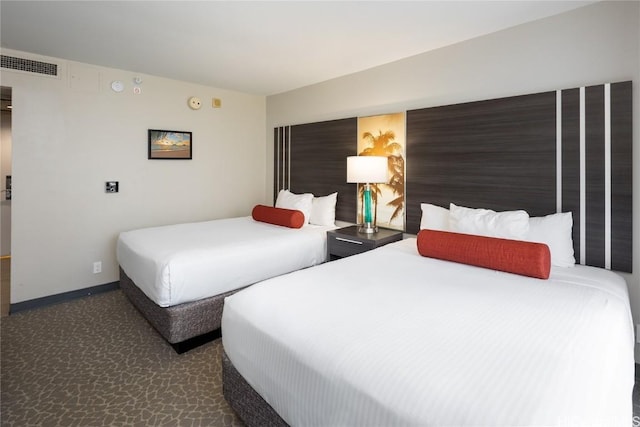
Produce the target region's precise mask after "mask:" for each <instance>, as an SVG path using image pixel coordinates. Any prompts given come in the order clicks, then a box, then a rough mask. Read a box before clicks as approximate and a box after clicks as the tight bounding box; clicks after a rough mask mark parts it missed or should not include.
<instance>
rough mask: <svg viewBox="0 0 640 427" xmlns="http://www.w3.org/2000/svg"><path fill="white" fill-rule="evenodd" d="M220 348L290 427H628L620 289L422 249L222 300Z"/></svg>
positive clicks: (600, 280)
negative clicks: (437, 256)
mask: <svg viewBox="0 0 640 427" xmlns="http://www.w3.org/2000/svg"><path fill="white" fill-rule="evenodd" d="M222 339H223V345H224V349H225V351H226V352H227V354H228V356H229V358H230V360H231V361H232V363H233V364H234V366H235V367H236V368H237V370H238V371H239V372H240V374H242V375H243V377H244V378H245V379H246V380H247V381H248V383H249V384H250V385H251V386H252V387H253V388H254V389H255V390H256V391H257V392H258V393H259V394H260V395H261V396H262V397H263V398H264V399H265V400H266V401H267V402H268V403H269V404H270V405H271V406H272V407H273V408H274V409H275V410H276V411H277V412H278V413H279V414H280V416H281V417H282V418H283V419H284V420H285V421H286V422H287V423H289V424H290V425H292V426H303V425H304V426H308V425H315V426H358V425H360V426H399V425H415V426H600V425H602V426H630V425H631V420H632V397H631V396H632V390H633V384H634V359H633V348H634V339H633V326H632V320H631V312H630V308H629V299H628V292H627V288H626V284H625V282H624V280H623V279H622V278H621V277H620V276H618V275H617V274H615V273H612V272H609V271H605V270H602V269H597V268H593V267H584V266H576V267H574V268H555V267H554V268H552V271H551V277H550V279H549V280H539V279H534V278H528V277H523V276H517V275H514V274H509V273H502V272H496V271H493V270H488V269H482V268H478V267H472V266H467V265H462V264H456V263H451V262H446V261H439V260H434V259H430V258H425V257H421V256H420V255H419V254H418V253H417V250H416V242H415V239H407V240H404V241H401V242H398V243H394V244H390V245H387V246H385V247H382V248H379V249H376V250H374V251H370V252H367V253H364V254H362V255H358V256H354V257H350V258H346V259H342V260H338V261H334V262H331V263H326V264H323V265H321V266H317V267H314V268H312V269H308V270H304V271H300V272H296V273H292V274H288V275H285V276H281V277H278V278H275V279H271V280H268V281H265V282H262V283H260V284H258V285H256V286H252V287H251V288H249V289H247V290H243V291H241V292H239V293H237V294H235V295H233V296H231V297H227V298H226V299H225V304H224V312H223V317H222Z"/></svg>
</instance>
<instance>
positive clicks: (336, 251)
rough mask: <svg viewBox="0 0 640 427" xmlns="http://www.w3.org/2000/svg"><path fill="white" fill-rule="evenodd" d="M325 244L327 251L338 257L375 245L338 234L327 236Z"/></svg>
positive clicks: (371, 247) (354, 253)
mask: <svg viewBox="0 0 640 427" xmlns="http://www.w3.org/2000/svg"><path fill="white" fill-rule="evenodd" d="M327 244H328V245H329V247H328V249H329V253H330V254H331V255H335V256H338V257H346V256H349V255H356V254H360V253H362V252H366V251H368V250H371V249H373V248H374V247H375V245H374V244H373V243H370V242H362V241H358V240H355V239H349V238H348V237H340V236H331V237H329V239H328V242H327Z"/></svg>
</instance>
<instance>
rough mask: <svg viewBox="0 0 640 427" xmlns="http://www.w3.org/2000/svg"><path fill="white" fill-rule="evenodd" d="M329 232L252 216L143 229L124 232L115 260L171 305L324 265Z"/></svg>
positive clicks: (161, 301) (162, 302)
mask: <svg viewBox="0 0 640 427" xmlns="http://www.w3.org/2000/svg"><path fill="white" fill-rule="evenodd" d="M331 228H333V227H320V226H314V225H306V226H304V227H302V228H300V229H293V228H287V227H281V226H278V225H272V224H267V223H264V222H258V221H254V220H253V219H252V218H251V217H242V218H229V219H220V220H215V221H206V222H195V223H186V224H176V225H168V226H163V227H152V228H144V229H139V230H133V231H127V232H123V233H121V234H120V236H119V238H118V243H117V249H116V251H117V259H118V263H119V264H120V266H121V267H122V269H123V270H124V271H125V273H127V275H128V276H129V277H130V278H131V279H132V280H133V281H134V283H135V284H136V285H137V286H138V287H139V288H140V289H141V290H142V291H143V292H144V293H145V294H146V295H147V296H148V297H149V298H150V299H151V300H152V301H154V302H155V303H156V304H158V305H159V306H160V307H169V306H173V305H177V304H181V303H185V302H191V301H197V300H200V299H202V298H207V297H211V296H214V295H218V294H220V293H223V292H227V291H231V290H234V289H238V288H241V287H243V286H247V285H250V284H253V283H256V282H258V281H260V280H263V279H267V278H270V277H274V276H277V275H280V274H284V273H288V272H290V271H294V270H298V269H301V268H305V267H310V266H312V265H316V264H320V263H322V262H324V260H325V259H326V232H327V230H330V229H331Z"/></svg>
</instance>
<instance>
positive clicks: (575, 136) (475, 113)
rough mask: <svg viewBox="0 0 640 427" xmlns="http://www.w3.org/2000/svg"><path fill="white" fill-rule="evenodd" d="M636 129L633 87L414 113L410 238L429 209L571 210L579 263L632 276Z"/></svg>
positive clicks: (550, 94) (410, 126) (601, 87)
mask: <svg viewBox="0 0 640 427" xmlns="http://www.w3.org/2000/svg"><path fill="white" fill-rule="evenodd" d="M607 92H608V93H609V94H608V95H607ZM605 99H607V100H608V102H605ZM558 107H559V108H558ZM609 108H610V115H609V117H610V123H611V125H610V129H611V130H610V133H609V135H610V138H609V137H608V136H607V132H605V129H606V127H607V126H608V125H605V124H606V123H607V120H608V119H606V116H607V114H606V110H608V109H609ZM581 128H582V129H583V130H582V131H581ZM631 129H632V118H631V82H623V83H614V84H611V85H599V86H591V87H586V88H578V89H568V90H562V91H554V92H545V93H538V94H532V95H523V96H515V97H509V98H501V99H493V100H488V101H478V102H470V103H465V104H457V105H449V106H443V107H433V108H425V109H420V110H413V111H408V112H407V173H406V176H407V182H406V201H407V222H406V223H407V232H408V233H417V231H418V230H419V226H420V215H421V212H420V203H423V202H428V203H433V204H436V205H440V206H443V207H448V206H449V203H450V202H452V203H455V204H458V205H462V206H470V207H485V208H489V209H494V210H514V209H524V210H526V211H527V212H529V214H530V215H531V216H541V215H547V214H550V213H554V212H558V211H562V212H569V211H570V212H572V215H573V219H574V227H573V241H574V252H575V257H576V261H577V262H579V263H583V264H587V265H592V266H597V267H608V268H612V269H614V270H619V271H627V272H630V271H631V267H632V258H631V247H632V240H631V223H632V216H631V215H632V213H631V182H632V166H631V154H632V153H631V151H632V138H631ZM581 135H582V136H581ZM607 140H609V142H607ZM581 141H582V142H581ZM608 146H609V147H610V148H607V147H608ZM581 147H582V148H581ZM607 151H608V152H609V153H610V163H609V165H610V166H607V159H608V158H609V157H608V156H609V155H608V154H606V152H607ZM609 171H610V172H609ZM558 174H560V179H558ZM609 179H610V182H611V184H610V187H609V188H610V190H606V185H605V184H606V183H607V182H608V180H609ZM608 212H609V213H608ZM609 223H610V225H609ZM607 236H609V237H607ZM608 242H610V243H608ZM607 253H610V255H607Z"/></svg>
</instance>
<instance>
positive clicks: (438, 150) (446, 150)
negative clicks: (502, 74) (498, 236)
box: [406, 92, 556, 234]
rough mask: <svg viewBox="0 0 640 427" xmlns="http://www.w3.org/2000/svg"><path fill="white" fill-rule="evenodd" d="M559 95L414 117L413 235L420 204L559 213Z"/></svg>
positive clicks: (410, 121) (410, 130)
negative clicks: (557, 166) (557, 136)
mask: <svg viewBox="0 0 640 427" xmlns="http://www.w3.org/2000/svg"><path fill="white" fill-rule="evenodd" d="M555 122H556V112H555V93H554V92H548V93H542V94H536V95H525V96H517V97H512V98H504V99H495V100H490V101H481V102H472V103H467V104H457V105H450V106H445V107H435V108H425V109H421V110H413V111H408V112H407V182H406V189H407V196H406V197H407V232H408V233H412V234H415V233H417V232H418V231H419V228H420V216H421V211H420V203H423V202H428V203H433V204H435V205H439V206H442V207H446V208H448V207H449V203H450V202H452V203H455V204H457V205H462V206H470V207H484V208H488V209H493V210H497V211H503V210H514V209H524V210H526V211H527V212H529V214H530V215H543V214H548V213H552V212H555V210H556V200H555V171H556V143H555V138H556V134H555Z"/></svg>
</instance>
